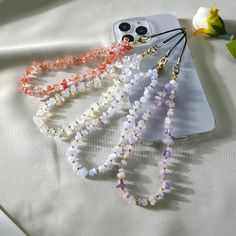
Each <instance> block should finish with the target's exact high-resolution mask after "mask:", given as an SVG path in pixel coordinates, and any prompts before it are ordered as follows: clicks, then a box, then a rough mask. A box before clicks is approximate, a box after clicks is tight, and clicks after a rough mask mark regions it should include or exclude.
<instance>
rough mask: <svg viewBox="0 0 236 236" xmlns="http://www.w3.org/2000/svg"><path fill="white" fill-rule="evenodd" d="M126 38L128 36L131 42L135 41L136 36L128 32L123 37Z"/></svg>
mask: <svg viewBox="0 0 236 236" xmlns="http://www.w3.org/2000/svg"><path fill="white" fill-rule="evenodd" d="M124 38H127V39H128V40H129V42H133V41H134V37H133V36H132V35H131V34H126V35H124V36H123V37H122V40H123V39H124Z"/></svg>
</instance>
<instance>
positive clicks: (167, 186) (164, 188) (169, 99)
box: [116, 36, 187, 206]
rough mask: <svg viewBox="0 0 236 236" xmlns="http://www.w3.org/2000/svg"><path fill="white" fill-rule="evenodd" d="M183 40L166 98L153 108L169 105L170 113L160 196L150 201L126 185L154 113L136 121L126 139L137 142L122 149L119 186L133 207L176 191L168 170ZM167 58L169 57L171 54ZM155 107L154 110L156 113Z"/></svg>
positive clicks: (157, 195)
mask: <svg viewBox="0 0 236 236" xmlns="http://www.w3.org/2000/svg"><path fill="white" fill-rule="evenodd" d="M183 38H184V39H185V42H184V46H183V49H182V51H181V54H180V57H179V58H178V61H177V64H176V65H175V66H173V68H172V76H171V79H170V81H169V82H168V83H167V84H166V85H165V86H164V90H165V91H164V93H162V97H160V96H159V95H157V97H155V100H154V102H153V105H154V106H155V107H156V108H157V107H160V106H161V105H162V104H165V105H166V106H167V112H166V117H165V120H164V129H163V130H164V133H163V138H162V143H163V144H164V145H165V148H164V150H163V152H162V160H161V161H160V162H159V165H160V167H161V169H160V179H161V185H160V187H159V189H158V190H157V192H156V193H155V194H153V195H152V196H150V197H143V196H135V195H134V194H133V193H131V192H130V191H129V190H128V187H127V185H126V184H125V179H126V175H125V171H126V165H127V160H128V159H129V158H130V155H131V153H132V150H133V147H134V145H135V144H137V143H138V142H139V141H140V139H141V135H142V132H143V131H144V129H145V127H146V124H147V122H148V120H149V119H150V117H151V115H152V114H153V110H151V109H147V110H146V111H145V112H143V113H142V117H141V119H139V120H138V121H137V120H136V125H135V126H131V129H126V132H125V135H124V134H123V135H124V136H126V137H129V138H128V140H129V139H131V140H134V141H132V142H130V141H128V142H127V143H126V144H125V145H123V146H122V147H121V149H122V150H121V151H120V155H121V165H120V167H119V169H118V174H117V178H118V185H117V186H116V188H118V189H119V190H120V195H121V196H122V197H123V198H124V199H126V200H127V201H128V202H129V203H130V204H131V205H139V206H148V205H151V206H154V205H156V203H157V202H158V201H159V200H161V199H163V198H164V194H165V193H166V192H169V191H170V190H171V188H172V186H171V183H170V181H169V180H168V170H167V167H168V165H169V159H170V158H171V157H172V155H173V153H172V152H173V150H172V145H173V144H174V134H173V127H172V125H171V120H172V117H173V115H174V111H175V103H176V102H175V101H176V91H177V87H178V86H177V85H178V83H177V82H176V80H177V77H178V74H179V72H180V65H181V60H182V56H183V53H184V50H185V48H186V44H187V38H186V36H184V37H183ZM183 38H182V39H183ZM165 57H168V53H167V55H166V56H165ZM156 98H158V103H156ZM157 104H158V105H157ZM155 107H154V109H156V108H155ZM127 120H128V121H130V122H132V119H130V117H127ZM132 137H133V138H132ZM127 145H128V146H129V150H128V151H127V148H126V147H127Z"/></svg>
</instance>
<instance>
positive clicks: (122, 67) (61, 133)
mask: <svg viewBox="0 0 236 236" xmlns="http://www.w3.org/2000/svg"><path fill="white" fill-rule="evenodd" d="M175 30H177V29H174V30H172V31H175ZM178 30H179V29H178ZM172 31H171V32H172ZM164 33H165V32H162V33H159V34H156V35H155V37H157V36H158V35H162V34H164ZM167 33H169V31H167ZM178 35H179V33H178V34H175V35H174V36H172V37H170V38H168V39H167V40H165V41H163V42H161V43H159V44H157V45H156V46H157V48H160V47H162V46H163V45H165V43H168V42H170V41H171V40H172V39H174V37H176V36H178ZM146 51H148V50H146ZM145 55H149V54H145ZM143 56H144V55H143ZM141 58H142V56H141V55H136V54H134V55H130V56H126V57H124V58H122V59H121V60H118V61H116V62H114V63H113V64H112V65H108V66H107V68H106V69H105V71H104V72H103V73H101V75H100V76H99V77H98V78H96V79H94V80H91V81H80V83H79V84H78V85H77V86H75V85H71V86H70V87H68V88H66V89H65V90H64V91H62V93H61V94H56V95H55V96H54V97H51V98H49V99H48V100H46V101H43V102H41V103H40V105H39V108H38V111H37V113H36V115H35V116H34V118H33V120H34V122H35V124H36V126H37V127H38V128H39V129H40V131H41V132H42V133H45V134H47V135H49V136H52V137H56V138H60V139H67V138H70V137H71V135H73V134H74V132H76V130H78V128H79V127H81V126H82V125H83V124H84V122H85V121H86V120H90V116H92V115H91V114H93V113H94V112H95V110H96V109H95V108H96V106H95V105H94V104H92V105H91V106H89V111H88V110H86V111H85V112H84V113H83V115H82V116H80V117H78V118H76V119H75V120H73V121H71V122H69V123H68V124H64V125H62V126H61V127H58V128H54V127H49V126H48V125H47V119H48V117H49V116H48V114H49V113H51V111H52V110H55V109H56V108H57V106H58V105H61V104H63V103H64V102H66V101H67V100H68V99H69V98H70V97H72V96H73V97H74V96H76V95H77V94H78V93H82V92H85V91H86V90H87V89H91V88H92V87H95V88H96V87H100V86H101V80H103V79H104V78H106V77H109V79H110V78H113V80H114V86H116V82H117V81H118V82H121V83H123V82H122V81H123V80H124V78H125V77H126V76H131V75H132V74H133V73H134V72H135V71H136V70H137V69H138V68H139V64H140V61H141ZM132 83H133V82H132V81H131V84H132ZM126 86H128V85H126ZM111 93H112V92H111V91H110V92H108V95H109V94H111ZM108 95H106V96H104V94H102V95H101V97H100V98H99V99H98V101H97V102H96V103H97V104H98V106H100V105H103V104H106V103H107V102H108V101H107V98H108V97H109V96H108ZM113 103H114V102H113ZM104 114H105V113H104ZM107 115H108V114H107ZM104 119H105V115H104Z"/></svg>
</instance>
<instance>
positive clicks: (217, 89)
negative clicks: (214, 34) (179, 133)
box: [0, 0, 236, 236]
mask: <svg viewBox="0 0 236 236" xmlns="http://www.w3.org/2000/svg"><path fill="white" fill-rule="evenodd" d="M214 3H215V5H216V6H218V7H219V9H220V13H221V15H222V17H223V18H224V19H225V20H226V25H227V26H228V28H229V30H228V31H229V32H232V33H236V32H235V25H236V21H235V8H236V3H235V2H232V1H229V0H225V1H220V0H218V1H215V2H214ZM202 4H204V5H205V6H206V4H207V5H208V6H210V5H211V2H210V1H208V2H207V3H206V2H205V1H204V2H202V1H200V0H198V1H187V0H185V1H178V2H172V1H164V0H162V1H161V0H155V1H141V0H140V1H123V0H120V1H108V0H100V1H99V0H97V1H85V0H81V1H70V0H69V1H62V0H61V1H52V0H47V1H46V0H44V1H43V0H41V1H40V0H22V1H14V0H0V108H1V110H0V205H1V208H2V209H4V210H5V211H6V212H7V213H8V215H9V216H10V217H11V218H12V219H13V220H14V221H15V223H16V224H17V225H18V226H19V227H21V228H22V229H23V231H24V232H26V234H27V235H34V236H52V235H57V236H64V235H66V236H71V235H83V236H84V235H88V236H91V235H97V236H99V235H101V236H110V235H113V236H115V235H137V236H139V235H140V236H144V235H145V236H146V235H148V236H149V235H150V236H152V235H153V236H155V235H160V236H173V235H175V236H177V235H180V236H190V235H191V236H199V235H203V236H221V235H227V236H233V235H235V232H236V224H235V219H236V206H235V200H236V184H235V179H236V171H235V168H236V162H235V161H236V159H235V158H236V123H235V117H236V111H235V104H236V97H235V86H236V80H235V72H236V70H235V69H236V67H235V61H234V60H233V59H231V57H230V55H229V53H228V52H227V50H226V48H225V46H224V44H225V42H224V41H223V40H214V39H212V40H204V39H199V38H193V37H192V36H191V33H190V34H189V35H190V39H189V48H190V51H191V53H192V56H193V60H194V63H195V64H196V67H197V71H198V73H199V77H200V78H201V82H202V84H203V87H204V89H205V92H206V95H207V97H208V101H209V103H210V106H211V108H212V110H213V113H214V116H215V119H216V129H215V130H214V131H213V132H211V133H208V134H202V135H195V136H194V137H191V138H188V139H184V140H179V141H177V142H176V145H175V146H176V151H175V153H176V155H175V156H176V159H175V161H174V162H173V165H172V166H171V169H172V171H173V173H172V180H173V182H174V190H173V192H172V193H171V194H170V195H169V196H168V197H167V199H166V200H165V201H163V202H161V203H160V205H159V206H158V207H157V208H155V209H145V208H141V207H132V206H130V205H128V203H127V202H126V201H124V200H123V199H121V198H120V196H118V195H117V193H116V189H115V185H116V178H115V174H111V175H109V176H108V177H104V178H102V177H101V178H99V179H97V180H81V179H80V178H79V177H78V176H76V175H75V174H74V173H73V172H72V170H71V167H70V165H69V164H68V163H67V161H66V159H65V155H64V152H65V149H66V147H67V146H68V144H67V143H63V142H58V141H55V140H54V139H51V138H47V137H45V136H43V135H42V134H40V132H39V131H38V130H37V129H36V127H35V125H34V124H33V122H32V116H33V115H34V114H35V112H36V109H37V105H38V103H39V101H38V100H37V99H33V98H31V97H27V96H25V95H22V94H20V93H19V92H18V91H17V89H16V83H17V81H19V77H20V75H21V74H22V72H23V69H24V67H25V66H27V65H28V64H29V63H31V61H32V60H39V61H40V60H43V59H48V58H49V59H50V58H51V59H52V58H56V57H58V56H63V55H66V54H71V53H73V54H79V53H81V52H84V51H86V50H90V49H92V48H95V47H103V46H106V45H108V44H109V43H110V42H111V40H112V39H111V38H112V37H111V24H112V23H113V22H114V21H115V20H118V19H122V18H125V17H132V16H145V15H150V14H158V13H165V12H169V13H172V14H175V15H176V16H177V17H178V18H181V19H182V20H181V21H180V23H181V24H182V25H183V26H185V27H186V28H187V30H188V31H189V32H191V31H192V26H191V21H192V17H193V15H194V14H195V12H196V10H197V9H198V7H200V6H201V5H202ZM44 83H45V82H44ZM98 95H99V91H98V92H96V93H94V94H90V95H86V96H85V97H83V98H81V99H74V100H72V101H71V103H69V104H67V106H65V107H63V108H61V110H60V111H58V112H59V115H58V116H57V119H56V118H55V119H56V120H57V121H55V122H59V123H60V122H61V121H62V120H65V119H71V118H73V117H75V116H76V115H79V114H81V112H82V110H83V109H84V108H85V107H86V104H89V103H90V102H91V101H92V100H94V99H96V96H98ZM120 117H123V114H118V115H117V118H116V120H115V121H114V122H113V123H111V124H110V125H109V126H108V127H107V128H106V129H104V130H103V131H101V132H98V133H96V134H94V135H91V136H89V139H88V140H85V143H84V146H83V151H82V152H83V153H82V159H83V163H84V164H86V165H87V164H88V165H89V164H90V165H91V163H99V162H101V161H102V160H104V158H105V157H106V155H108V154H109V152H110V150H111V148H112V146H113V144H114V143H115V142H116V139H117V137H118V136H117V135H118V133H117V131H116V130H117V129H118V127H119V125H120V121H121V120H120ZM159 150H160V146H159V145H152V144H147V143H144V144H142V145H140V146H139V147H137V149H136V150H135V155H134V156H133V158H132V160H131V161H130V164H129V165H128V169H129V171H130V172H129V177H130V180H131V181H130V184H131V188H132V190H133V191H135V192H136V193H145V192H149V193H151V192H153V191H154V190H155V189H156V188H157V186H158V178H157V174H158V168H157V167H156V166H155V165H154V163H155V162H154V158H155V156H156V155H157V154H159V153H160V152H159ZM0 235H1V233H0ZM1 236H4V235H1Z"/></svg>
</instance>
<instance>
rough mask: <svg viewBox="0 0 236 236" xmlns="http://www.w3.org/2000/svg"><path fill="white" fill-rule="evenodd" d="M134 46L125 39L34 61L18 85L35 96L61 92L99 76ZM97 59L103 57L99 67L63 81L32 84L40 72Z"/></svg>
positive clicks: (22, 90)
mask: <svg viewBox="0 0 236 236" xmlns="http://www.w3.org/2000/svg"><path fill="white" fill-rule="evenodd" d="M132 49H133V47H132V46H131V44H130V43H129V42H128V40H127V39H124V40H123V41H122V42H120V43H116V42H114V43H112V45H111V46H109V47H107V48H102V49H96V50H94V51H90V52H87V53H85V54H84V55H80V56H66V57H64V58H61V59H56V60H55V61H44V62H42V63H36V62H34V63H33V64H32V65H31V66H29V67H27V68H26V69H25V72H24V74H23V75H22V76H21V79H20V82H19V84H18V85H17V87H18V89H19V91H20V92H22V93H24V94H27V95H30V96H34V97H40V98H41V97H45V96H46V97H47V96H51V95H52V94H55V93H58V92H61V91H63V90H65V89H67V88H68V87H69V86H71V85H77V84H78V83H79V82H80V81H91V80H93V79H94V78H96V77H99V76H100V75H101V74H102V73H103V72H104V71H105V69H106V67H107V65H109V64H111V63H112V62H114V61H115V60H117V59H120V58H122V57H124V56H125V55H126V54H127V53H128V52H129V51H130V50H132ZM95 59H102V60H103V61H102V62H99V63H98V65H97V67H95V68H93V69H90V70H88V71H86V72H81V73H76V74H74V75H72V76H71V77H69V78H65V79H63V80H62V81H61V82H59V83H56V84H53V85H47V86H46V87H38V86H37V87H34V86H33V85H32V84H31V79H32V78H33V77H36V76H37V75H39V74H42V73H45V72H50V71H59V70H65V69H66V68H70V67H72V66H78V65H82V64H86V63H88V62H90V61H92V60H95Z"/></svg>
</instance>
